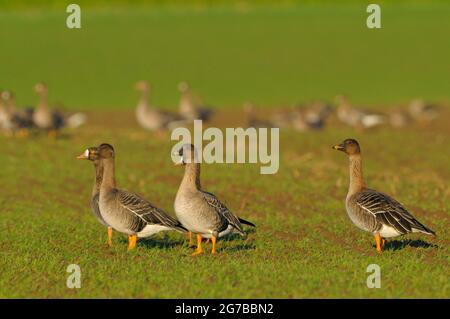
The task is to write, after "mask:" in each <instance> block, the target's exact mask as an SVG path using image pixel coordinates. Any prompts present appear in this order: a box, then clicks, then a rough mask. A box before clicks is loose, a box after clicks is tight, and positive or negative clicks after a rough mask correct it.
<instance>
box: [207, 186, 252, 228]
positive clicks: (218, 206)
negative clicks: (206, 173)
mask: <svg viewBox="0 0 450 319" xmlns="http://www.w3.org/2000/svg"><path fill="white" fill-rule="evenodd" d="M202 194H203V198H204V199H205V201H206V203H207V204H208V205H209V206H210V207H211V208H213V209H214V210H215V211H216V212H217V213H218V214H219V216H221V218H224V219H225V220H226V221H227V223H228V224H230V225H231V226H233V227H234V228H235V229H236V230H237V231H238V232H239V233H240V234H245V233H244V230H243V229H242V225H241V222H240V221H239V218H238V217H237V216H236V215H234V214H233V213H232V212H231V211H230V210H229V209H228V208H227V207H226V206H225V205H224V204H223V203H222V202H221V201H220V200H219V199H218V198H217V197H216V196H215V195H214V194H211V193H208V192H205V191H202Z"/></svg>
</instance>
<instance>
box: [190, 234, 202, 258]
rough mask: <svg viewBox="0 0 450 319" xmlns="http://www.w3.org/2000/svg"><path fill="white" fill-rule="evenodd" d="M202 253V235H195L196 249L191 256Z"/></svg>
mask: <svg viewBox="0 0 450 319" xmlns="http://www.w3.org/2000/svg"><path fill="white" fill-rule="evenodd" d="M203 253H204V251H203V249H202V235H200V234H197V249H196V250H195V252H194V253H192V256H197V255H200V254H203Z"/></svg>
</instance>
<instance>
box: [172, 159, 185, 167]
mask: <svg viewBox="0 0 450 319" xmlns="http://www.w3.org/2000/svg"><path fill="white" fill-rule="evenodd" d="M183 164H184V162H183V158H180V161H178V162H176V163H175V164H174V165H175V166H180V165H183Z"/></svg>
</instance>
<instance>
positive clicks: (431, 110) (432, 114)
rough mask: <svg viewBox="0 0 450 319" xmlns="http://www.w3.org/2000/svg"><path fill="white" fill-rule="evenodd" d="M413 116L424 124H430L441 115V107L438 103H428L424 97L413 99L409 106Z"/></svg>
mask: <svg viewBox="0 0 450 319" xmlns="http://www.w3.org/2000/svg"><path fill="white" fill-rule="evenodd" d="M408 111H409V114H410V115H411V117H412V118H413V119H414V120H415V121H417V122H419V123H423V124H428V123H430V122H432V121H433V120H435V119H436V118H437V117H438V116H439V109H438V107H437V106H436V105H434V104H430V103H426V102H425V101H424V100H422V99H415V100H412V101H411V103H410V104H409V106H408Z"/></svg>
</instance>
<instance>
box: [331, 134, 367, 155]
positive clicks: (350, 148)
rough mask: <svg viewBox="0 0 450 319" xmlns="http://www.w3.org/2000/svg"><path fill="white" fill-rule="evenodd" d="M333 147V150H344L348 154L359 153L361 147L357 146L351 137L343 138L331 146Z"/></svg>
mask: <svg viewBox="0 0 450 319" xmlns="http://www.w3.org/2000/svg"><path fill="white" fill-rule="evenodd" d="M333 148H334V149H335V150H338V151H341V152H344V153H345V154H347V155H349V156H351V155H357V154H360V153H361V149H360V147H359V144H358V142H357V141H356V140H354V139H351V138H349V139H346V140H344V141H343V142H342V143H341V144H338V145H335V146H333Z"/></svg>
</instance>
